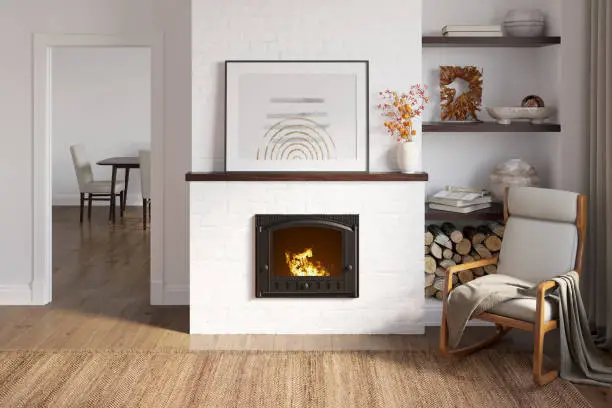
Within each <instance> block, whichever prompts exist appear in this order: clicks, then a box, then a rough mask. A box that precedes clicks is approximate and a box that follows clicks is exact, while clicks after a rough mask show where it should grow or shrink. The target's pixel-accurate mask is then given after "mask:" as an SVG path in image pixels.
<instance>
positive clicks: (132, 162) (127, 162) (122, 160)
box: [96, 156, 140, 222]
mask: <svg viewBox="0 0 612 408" xmlns="http://www.w3.org/2000/svg"><path fill="white" fill-rule="evenodd" d="M96 164H97V165H99V166H112V176H111V197H115V184H116V183H117V169H124V170H125V181H124V190H123V192H124V194H123V203H121V208H125V205H126V203H127V191H128V184H129V179H130V170H131V169H139V168H140V158H139V157H138V156H126V157H109V158H107V159H104V160H100V161H99V162H97V163H96ZM110 207H111V208H110V214H109V218H110V219H112V221H113V222H115V200H114V199H111V205H110Z"/></svg>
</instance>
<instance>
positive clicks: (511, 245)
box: [497, 217, 578, 283]
mask: <svg viewBox="0 0 612 408" xmlns="http://www.w3.org/2000/svg"><path fill="white" fill-rule="evenodd" d="M577 248H578V231H577V229H576V226H575V225H573V224H568V223H559V222H554V221H543V220H534V219H530V218H520V217H510V219H508V223H507V224H506V230H505V232H504V240H503V242H502V248H501V252H500V254H499V268H498V270H497V272H498V273H500V274H503V275H509V276H514V277H516V278H519V279H523V280H526V281H528V282H533V283H539V282H541V281H543V280H546V279H550V278H553V277H555V276H558V275H563V274H564V273H567V272H569V271H571V270H573V269H574V264H575V261H576V251H577Z"/></svg>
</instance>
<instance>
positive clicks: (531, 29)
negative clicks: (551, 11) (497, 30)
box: [504, 9, 546, 37]
mask: <svg viewBox="0 0 612 408" xmlns="http://www.w3.org/2000/svg"><path fill="white" fill-rule="evenodd" d="M545 28H546V21H545V17H544V13H543V12H542V10H537V9H516V10H510V11H509V12H508V14H507V15H506V18H505V20H504V29H505V30H506V34H508V35H509V36H511V37H540V36H542V35H544V30H545Z"/></svg>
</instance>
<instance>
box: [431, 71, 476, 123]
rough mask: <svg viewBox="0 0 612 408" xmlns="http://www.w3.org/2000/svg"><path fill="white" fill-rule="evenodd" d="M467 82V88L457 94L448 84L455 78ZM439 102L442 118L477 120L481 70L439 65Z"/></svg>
mask: <svg viewBox="0 0 612 408" xmlns="http://www.w3.org/2000/svg"><path fill="white" fill-rule="evenodd" d="M458 78H459V79H463V80H464V81H466V82H467V83H468V87H469V90H468V91H466V92H464V93H462V94H461V95H459V96H457V91H456V90H455V89H453V88H451V87H449V85H451V84H452V83H453V82H455V80H456V79H458ZM440 104H441V106H442V115H441V116H442V120H470V119H471V120H478V116H477V115H476V112H479V111H480V107H481V105H482V72H481V71H480V70H479V69H478V68H476V67H474V66H467V67H452V66H442V67H440Z"/></svg>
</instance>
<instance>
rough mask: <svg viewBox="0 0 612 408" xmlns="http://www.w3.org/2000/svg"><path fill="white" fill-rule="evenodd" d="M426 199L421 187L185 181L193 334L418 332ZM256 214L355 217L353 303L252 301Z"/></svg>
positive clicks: (409, 184)
mask: <svg viewBox="0 0 612 408" xmlns="http://www.w3.org/2000/svg"><path fill="white" fill-rule="evenodd" d="M424 201H425V183H422V182H196V183H191V185H190V204H191V209H190V214H191V215H190V217H191V218H190V224H191V232H190V234H191V237H190V238H191V239H190V242H191V248H190V258H191V259H190V265H191V270H190V278H191V280H190V282H191V283H190V297H191V300H190V303H191V333H194V334H225V333H266V334H276V333H286V334H301V333H303V334H306V333H310V334H314V333H321V334H322V333H381V334H382V333H394V334H400V333H422V331H423V326H422V323H421V319H422V315H423V306H424V297H423V228H424V210H425V209H424ZM255 214H359V223H360V228H359V230H360V235H359V239H360V248H359V263H360V271H359V298H358V299H257V298H255V282H254V276H255V272H254V271H255V253H254V250H255V226H254V225H255V222H254V216H255Z"/></svg>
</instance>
